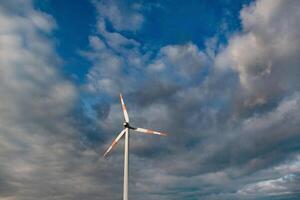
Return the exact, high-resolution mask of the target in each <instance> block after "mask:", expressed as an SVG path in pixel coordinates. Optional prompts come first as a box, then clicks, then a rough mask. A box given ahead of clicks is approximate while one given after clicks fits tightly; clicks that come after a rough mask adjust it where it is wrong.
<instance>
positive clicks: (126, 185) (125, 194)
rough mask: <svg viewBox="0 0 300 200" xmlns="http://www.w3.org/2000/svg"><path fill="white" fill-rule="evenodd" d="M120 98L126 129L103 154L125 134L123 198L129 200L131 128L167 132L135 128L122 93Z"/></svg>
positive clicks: (146, 131) (149, 131)
mask: <svg viewBox="0 0 300 200" xmlns="http://www.w3.org/2000/svg"><path fill="white" fill-rule="evenodd" d="M120 100H121V105H122V110H123V114H124V119H125V121H124V123H123V126H124V129H123V130H122V131H121V133H120V134H119V135H118V136H117V137H116V139H115V140H114V141H113V142H112V144H111V145H110V146H109V147H108V149H107V150H106V151H105V153H104V155H103V156H106V155H107V154H108V152H110V151H111V150H112V149H113V148H114V146H115V145H116V144H117V143H118V141H119V140H120V139H121V138H122V136H123V135H125V148H124V185H123V200H128V161H129V160H128V148H129V130H134V131H137V132H142V133H147V134H155V135H163V136H166V135H167V134H166V133H162V132H158V131H153V130H149V129H144V128H134V127H132V126H130V125H129V117H128V113H127V110H126V106H125V103H124V101H123V97H122V95H121V94H120Z"/></svg>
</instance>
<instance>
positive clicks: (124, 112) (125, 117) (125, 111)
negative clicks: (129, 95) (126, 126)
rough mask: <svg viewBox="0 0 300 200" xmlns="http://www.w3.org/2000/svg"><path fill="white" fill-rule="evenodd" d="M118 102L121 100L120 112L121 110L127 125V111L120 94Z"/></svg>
mask: <svg viewBox="0 0 300 200" xmlns="http://www.w3.org/2000/svg"><path fill="white" fill-rule="evenodd" d="M120 100H121V105H122V110H123V114H124V119H125V122H127V123H128V122H129V117H128V113H127V109H126V106H125V103H124V100H123V97H122V94H120Z"/></svg>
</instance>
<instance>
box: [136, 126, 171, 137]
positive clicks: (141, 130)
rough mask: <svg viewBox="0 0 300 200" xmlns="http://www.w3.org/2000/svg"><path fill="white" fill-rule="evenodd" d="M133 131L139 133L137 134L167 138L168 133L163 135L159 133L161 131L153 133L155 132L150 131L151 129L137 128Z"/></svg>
mask: <svg viewBox="0 0 300 200" xmlns="http://www.w3.org/2000/svg"><path fill="white" fill-rule="evenodd" d="M133 130H134V131H137V132H141V133H147V134H154V135H162V136H167V134H166V133H162V132H159V131H153V130H150V129H144V128H135V129H133Z"/></svg>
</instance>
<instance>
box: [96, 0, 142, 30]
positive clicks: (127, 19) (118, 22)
mask: <svg viewBox="0 0 300 200" xmlns="http://www.w3.org/2000/svg"><path fill="white" fill-rule="evenodd" d="M93 3H94V5H95V6H96V8H97V10H98V12H99V14H100V16H102V17H103V18H104V19H106V20H108V21H109V22H110V23H111V24H112V26H113V27H114V29H116V30H117V31H137V30H139V29H140V28H141V26H142V25H143V22H144V20H145V19H144V16H143V15H142V14H141V7H142V4H139V3H129V4H126V3H124V2H122V1H115V0H114V1H93Z"/></svg>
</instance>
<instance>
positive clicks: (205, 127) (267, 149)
mask: <svg viewBox="0 0 300 200" xmlns="http://www.w3.org/2000/svg"><path fill="white" fill-rule="evenodd" d="M293 4H294V5H293ZM297 4H298V3H297V2H295V1H291V2H286V1H278V2H276V3H274V2H271V1H268V0H259V1H256V2H253V3H251V4H250V5H248V6H245V7H244V8H243V9H242V10H241V23H242V31H241V32H237V33H235V34H233V35H231V36H230V37H229V42H228V45H225V46H223V47H222V45H214V46H213V47H212V46H207V49H206V50H201V49H199V48H198V47H197V46H196V45H195V44H194V43H193V42H187V43H185V44H172V45H171V44H170V45H166V46H162V47H161V48H160V49H159V50H158V51H157V52H152V51H150V50H149V51H142V50H141V49H143V43H142V42H139V43H138V44H137V43H135V42H133V43H132V39H131V38H129V37H128V36H127V37H125V36H124V35H122V34H121V33H120V32H114V33H116V34H117V35H119V36H122V37H121V38H122V40H121V41H125V42H124V43H122V42H115V43H116V44H117V45H116V46H115V47H117V48H115V47H114V45H113V44H110V43H111V41H115V40H110V39H109V37H106V36H105V34H107V33H108V34H111V33H112V32H110V31H108V30H107V27H106V22H105V21H104V20H102V19H101V18H100V19H99V21H98V27H100V28H99V30H100V31H99V36H98V38H99V39H103V42H104V43H105V44H107V46H106V48H105V49H101V51H100V49H99V48H98V50H94V51H92V52H89V53H91V54H92V55H94V56H96V57H97V56H102V55H106V53H107V54H109V56H110V57H111V58H116V59H117V60H118V61H120V62H113V60H111V61H108V62H106V63H105V65H102V64H97V65H96V64H95V65H94V66H93V68H92V69H91V71H90V72H89V75H90V74H93V77H91V76H89V82H88V85H89V84H91V85H95V87H97V88H98V90H97V91H98V93H97V95H100V96H101V95H103V96H106V95H107V96H109V98H112V99H115V100H116V102H115V101H113V102H112V103H111V109H110V112H109V114H108V115H106V116H107V117H106V119H102V122H100V126H102V127H105V130H107V131H109V130H111V131H109V132H112V130H114V128H113V124H115V123H118V121H121V120H122V119H121V118H120V117H118V115H121V113H120V108H119V105H118V104H119V103H118V101H117V93H118V92H119V91H122V93H124V94H125V95H124V96H125V101H126V102H127V104H128V106H127V107H128V110H129V112H130V115H131V116H132V123H134V124H137V125H141V126H144V127H156V128H158V129H161V130H167V131H168V132H169V133H170V137H168V138H167V140H161V139H156V138H150V139H145V138H144V137H143V136H139V135H133V136H132V138H133V140H134V142H132V143H131V144H132V153H133V158H132V160H133V163H135V164H136V166H135V165H132V166H135V167H136V168H135V170H134V171H135V173H134V175H133V176H134V180H135V181H138V182H134V183H136V184H137V188H138V189H137V188H136V189H133V190H132V195H137V196H138V194H140V193H141V192H143V194H144V195H143V197H144V198H145V199H157V198H160V199H172V198H178V197H180V198H189V197H191V198H192V197H199V196H201V199H220V198H222V199H237V198H238V199H247V198H256V197H257V198H258V197H259V198H263V197H264V195H266V196H267V197H268V195H271V193H272V191H271V190H268V189H267V188H266V187H267V186H266V185H268V184H269V185H271V186H272V187H273V186H274V188H275V187H277V186H278V187H279V186H280V187H282V188H281V189H280V194H283V193H285V194H288V193H289V195H292V194H294V193H296V192H297V191H296V190H290V188H293V187H295V185H296V184H297V181H290V182H288V181H285V180H286V179H285V177H289V176H290V175H289V174H294V173H295V172H294V173H292V172H286V173H283V174H278V171H276V170H275V171H274V170H272V169H273V167H274V166H281V163H282V162H285V161H286V159H290V158H291V157H293V155H294V154H295V153H296V152H298V150H299V145H297V142H299V140H300V137H299V128H300V127H299V126H298V125H297V124H299V120H298V119H299V116H298V113H299V111H298V107H299V105H298V104H299V91H298V90H299V88H298V85H297V77H298V74H299V70H298V67H297V66H298V63H299V59H298V58H297V55H296V52H298V50H297V49H298V48H299V46H300V45H299V44H298V38H299V37H298V32H299V31H298V27H299V26H298V25H297V23H298V21H299V20H298V18H299V16H298V13H299V12H298V7H299V6H297ZM286 13H290V14H289V15H288V16H287V15H286ZM287 24H289V25H287ZM99 25H101V26H99ZM290 25H291V26H290ZM116 41H118V40H116ZM208 41H209V40H208ZM123 44H126V45H123ZM127 44H131V45H127ZM207 45H210V43H209V42H207ZM218 46H221V48H220V49H217V48H216V47H218ZM211 48H216V49H211ZM212 51H213V52H216V53H211V52H212ZM132 54H134V55H135V56H136V58H137V59H138V60H140V61H141V62H140V63H139V65H135V64H131V63H129V62H128V61H127V59H128V57H127V55H132ZM105 60H106V59H102V61H105ZM94 63H99V60H98V61H97V62H94ZM102 63H104V62H102ZM115 63H118V64H117V65H116V64H115ZM108 66H110V67H108ZM114 66H117V67H114ZM102 70H103V71H102ZM110 70H115V71H114V72H113V73H112V72H111V71H110ZM95 71H97V72H98V71H99V73H94V72H95ZM106 72H109V73H106ZM112 74H113V76H112ZM103 75H105V77H103ZM133 77H135V78H134V79H132V78H133ZM109 80H111V82H110V81H109ZM102 81H107V83H109V84H108V85H111V86H113V87H114V88H112V87H108V86H105V85H103V84H102ZM107 88H110V89H109V90H110V91H111V92H110V93H108V92H106V89H107ZM116 90H118V92H116ZM102 91H103V92H102ZM153 149H154V150H153ZM150 158H151V159H150ZM141 160H142V162H141ZM149 163H151V164H149ZM149 165H150V166H151V168H150V167H149ZM139 168H141V169H143V170H140V169H139ZM266 170H267V171H268V172H266ZM263 172H266V173H265V174H264V173H263ZM156 173H157V174H158V175H157V174H156ZM142 177H147V178H144V179H142ZM280 177H281V178H280ZM141 179H142V181H141ZM283 180H284V181H283ZM285 184H286V185H289V186H285ZM149 185H154V186H153V187H151V188H150V189H149ZM156 186H159V187H156ZM258 186H259V187H260V188H261V191H262V192H261V193H260V194H258V195H255V194H250V192H245V191H250V190H251V188H252V189H253V188H256V187H258ZM284 188H286V189H284ZM150 191H152V193H151V192H150ZM239 191H240V192H239ZM241 191H244V193H243V192H241ZM153 193H154V194H153ZM241 193H243V194H241ZM275 194H276V193H274V194H273V195H275ZM278 194H279V193H278ZM241 195H242V196H241ZM295 195H296V194H295Z"/></svg>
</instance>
